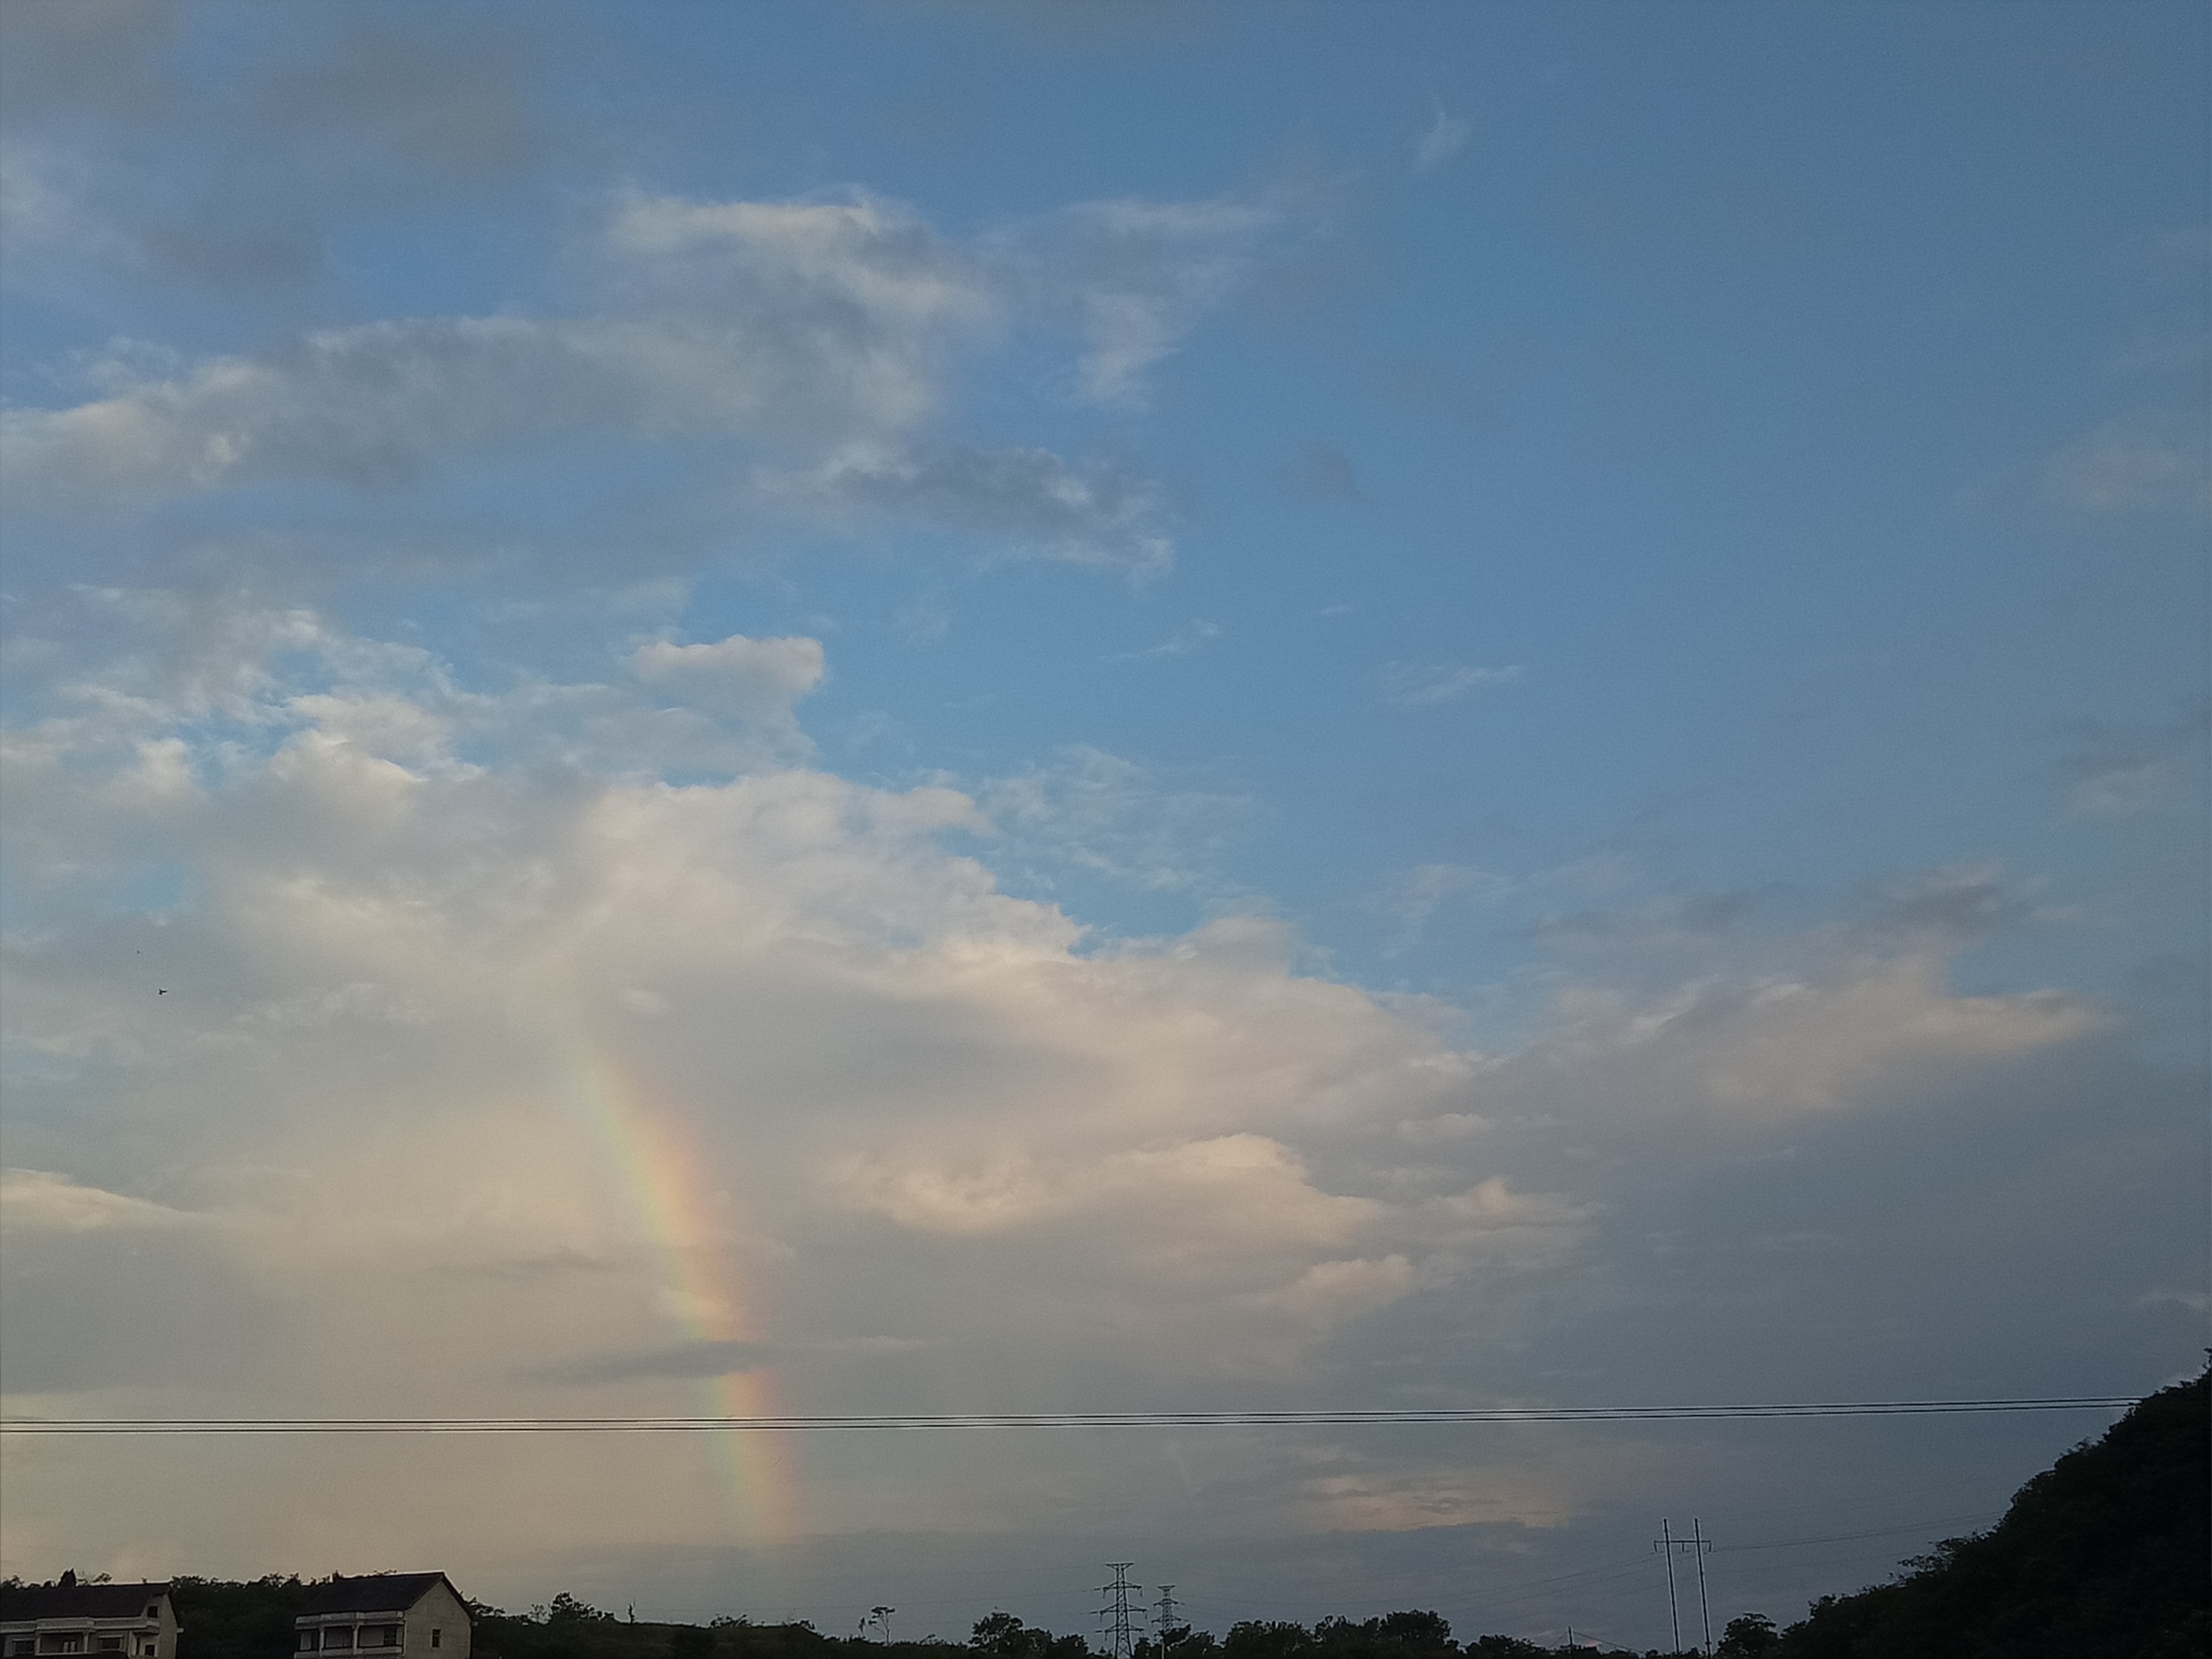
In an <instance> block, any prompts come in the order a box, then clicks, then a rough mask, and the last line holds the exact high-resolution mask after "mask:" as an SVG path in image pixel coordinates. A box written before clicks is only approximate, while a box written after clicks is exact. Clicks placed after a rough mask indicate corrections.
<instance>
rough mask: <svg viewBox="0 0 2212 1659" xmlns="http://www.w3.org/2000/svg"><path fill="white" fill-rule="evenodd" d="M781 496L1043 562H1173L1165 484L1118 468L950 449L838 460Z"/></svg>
mask: <svg viewBox="0 0 2212 1659" xmlns="http://www.w3.org/2000/svg"><path fill="white" fill-rule="evenodd" d="M764 483H765V488H766V489H767V491H768V492H769V495H771V496H772V497H773V498H775V499H777V500H780V501H784V502H786V503H789V504H792V505H795V506H798V507H802V508H804V509H805V510H809V511H812V512H815V513H824V514H827V515H829V517H831V518H832V519H836V518H843V517H851V516H853V515H855V514H859V515H866V516H880V517H883V518H886V519H890V520H907V521H908V522H919V523H921V524H922V525H925V526H931V527H933V528H937V529H941V530H949V531H955V532H970V533H973V534H977V535H981V536H986V537H988V538H992V539H993V541H994V542H995V543H997V544H1000V545H1001V546H1005V547H1010V548H1012V549H1015V550H1018V551H1019V552H1021V553H1023V554H1024V555H1026V556H1030V557H1036V558H1043V559H1050V560H1054V561H1057V562H1061V563H1066V564H1078V565H1093V566H1098V567H1103V568H1110V569H1121V570H1126V571H1128V572H1130V573H1132V574H1139V575H1142V574H1152V573H1156V572H1158V571H1160V570H1164V569H1165V568H1167V566H1168V565H1169V564H1170V563H1171V562H1173V559H1174V556H1175V544H1174V542H1173V540H1172V538H1171V537H1170V534H1169V525H1168V520H1167V514H1166V511H1165V508H1164V504H1163V502H1162V501H1161V498H1160V493H1159V490H1158V487H1157V486H1156V485H1154V484H1152V483H1151V482H1149V481H1148V480H1146V479H1144V478H1141V477H1137V476H1136V475H1134V474H1133V473H1130V472H1127V471H1124V470H1122V469H1121V468H1118V467H1115V466H1111V465H1090V466H1073V465H1069V464H1068V463H1067V462H1066V461H1064V460H1062V459H1060V457H1059V456H1057V455H1054V454H1053V453H1051V452H1049V451H1048V450H1042V449H944V450H936V451H931V452H923V453H891V454H866V455H858V456H850V455H848V456H842V457H839V458H837V459H834V460H832V461H830V462H829V463H828V464H826V465H823V466H822V467H820V468H819V469H817V470H816V471H811V472H809V473H805V474H799V475H791V474H785V475H772V476H770V477H769V478H767V479H766V480H765V481H764Z"/></svg>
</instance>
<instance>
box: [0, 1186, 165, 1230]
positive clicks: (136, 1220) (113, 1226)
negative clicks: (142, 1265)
mask: <svg viewBox="0 0 2212 1659" xmlns="http://www.w3.org/2000/svg"><path fill="white" fill-rule="evenodd" d="M192 1220H193V1218H192V1217H191V1216H189V1215H186V1214H184V1213H183V1212H179V1211H176V1210H172V1209H170V1208H168V1207H167V1206H165V1205H161V1204H154V1203H149V1202H148V1201H147V1200H144V1199H143V1198H131V1197H129V1196H127V1195H125V1194H122V1193H111V1192H106V1191H103V1190H102V1189H101V1188H98V1187H87V1186H82V1185H81V1184H79V1183H78V1182H74V1181H71V1180H70V1178H69V1177H68V1176H62V1175H56V1174H54V1173H52V1171H51V1170H0V1228H4V1229H5V1230H7V1231H10V1232H60V1233H85V1232H105V1231H114V1230H117V1229H121V1230H125V1231H143V1230H146V1229H157V1228H166V1227H176V1226H184V1225H191V1222H192Z"/></svg>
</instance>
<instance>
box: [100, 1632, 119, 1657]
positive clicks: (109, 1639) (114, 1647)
mask: <svg viewBox="0 0 2212 1659" xmlns="http://www.w3.org/2000/svg"><path fill="white" fill-rule="evenodd" d="M100 1651H101V1652H102V1653H120V1652H122V1651H123V1638H121V1637H119V1636H103V1637H101V1638H100Z"/></svg>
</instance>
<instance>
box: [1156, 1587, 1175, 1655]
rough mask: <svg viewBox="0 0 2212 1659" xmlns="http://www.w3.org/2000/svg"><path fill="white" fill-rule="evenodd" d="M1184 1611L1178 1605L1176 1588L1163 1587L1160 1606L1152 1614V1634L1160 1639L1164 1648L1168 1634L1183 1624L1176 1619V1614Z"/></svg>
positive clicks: (1161, 1588)
mask: <svg viewBox="0 0 2212 1659" xmlns="http://www.w3.org/2000/svg"><path fill="white" fill-rule="evenodd" d="M1180 1612H1182V1608H1181V1607H1178V1606H1177V1605H1176V1598H1175V1586H1174V1585H1173V1584H1163V1585H1161V1586H1160V1605H1159V1606H1158V1607H1157V1608H1156V1609H1154V1611H1153V1613H1152V1634H1153V1635H1154V1636H1155V1637H1157V1638H1158V1640H1159V1642H1160V1644H1161V1645H1162V1646H1163V1647H1164V1646H1166V1644H1167V1639H1168V1632H1170V1631H1171V1630H1173V1629H1174V1628H1175V1627H1176V1625H1178V1624H1179V1623H1181V1622H1182V1621H1181V1620H1178V1619H1177V1618H1176V1614H1177V1613H1180Z"/></svg>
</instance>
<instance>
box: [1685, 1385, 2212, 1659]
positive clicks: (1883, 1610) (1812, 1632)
mask: <svg viewBox="0 0 2212 1659" xmlns="http://www.w3.org/2000/svg"><path fill="white" fill-rule="evenodd" d="M2208 1378H2212V1372H2208V1374H2207V1376H2199V1377H2198V1378H2197V1380H2196V1381H2195V1382H2193V1383H2177V1384H2176V1385H2175V1386H2174V1387H2172V1388H2170V1389H2162V1390H2161V1391H2160V1392H2159V1393H2157V1394H2154V1395H2151V1397H2150V1398H2149V1399H2148V1400H2145V1401H2142V1403H2140V1404H2139V1405H2137V1406H2136V1407H2135V1409H2134V1410H2132V1411H2130V1413H2128V1414H2127V1415H2126V1416H2125V1417H2124V1418H2122V1419H2120V1420H2119V1421H2118V1423H2116V1424H2114V1425H2112V1429H2111V1430H2110V1431H2108V1432H2107V1433H2106V1435H2105V1437H2104V1438H2103V1439H2101V1440H2100V1441H2098V1442H2096V1443H2094V1444H2093V1445H2084V1446H2081V1447H2077V1448H2076V1449H2075V1450H2073V1451H2070V1452H2069V1453H2067V1455H2065V1456H2063V1457H2062V1458H2060V1459H2059V1460H2058V1462H2057V1463H2056V1464H2054V1465H2053V1466H2052V1467H2051V1468H2048V1469H2045V1471H2044V1472H2043V1473H2042V1474H2039V1475H2037V1476H2036V1477H2035V1479H2034V1480H2031V1481H2029V1482H2028V1483H2027V1485H2026V1486H2023V1487H2021V1490H2020V1492H2019V1493H2018V1495H2017V1496H2015V1498H2014V1499H2013V1502H2012V1507H2011V1508H2010V1509H2009V1510H2007V1511H2006V1514H2005V1517H2004V1519H2003V1520H2002V1521H2000V1522H1997V1524H1996V1526H1994V1527H1992V1528H1990V1530H1989V1531H1987V1532H1985V1533H1982V1534H1978V1535H1977V1536H1974V1537H1971V1538H1952V1539H1947V1540H1945V1541H1943V1542H1942V1543H1941V1544H1939V1545H1937V1546H1936V1548H1935V1550H1934V1551H1933V1553H1930V1554H1928V1555H1925V1556H1923V1557H1921V1558H1920V1559H1917V1560H1916V1561H1911V1562H1908V1563H1906V1565H1907V1566H1908V1567H1909V1568H1910V1569H1911V1571H1908V1572H1906V1573H1905V1574H1903V1575H1902V1576H1900V1577H1898V1578H1896V1579H1893V1581H1892V1582H1890V1583H1887V1584H1880V1585H1876V1586H1875V1588H1874V1589H1866V1590H1861V1591H1860V1592H1859V1593H1858V1594H1857V1595H1843V1596H1836V1595H1824V1596H1822V1597H1821V1598H1820V1600H1819V1601H1816V1602H1814V1604H1813V1608H1812V1612H1811V1613H1810V1614H1809V1615H1808V1617H1807V1618H1806V1619H1805V1620H1804V1621H1803V1622H1802V1624H1796V1625H1792V1626H1790V1628H1789V1629H1788V1630H1787V1631H1784V1632H1783V1633H1782V1635H1781V1637H1780V1638H1779V1640H1778V1641H1777V1642H1775V1643H1773V1644H1771V1646H1770V1647H1769V1648H1768V1649H1765V1650H1760V1649H1758V1648H1742V1647H1740V1648H1739V1649H1738V1650H1737V1652H1738V1653H1740V1654H1743V1655H1747V1656H1749V1655H1756V1654H1758V1653H1760V1652H1762V1651H1771V1653H1772V1654H1773V1655H1774V1656H1775V1659H2194V1656H2197V1655H2201V1654H2203V1653H2205V1652H2207V1651H2212V1566H2208V1559H2212V1535H2208V1534H2212V1528H2208V1526H2207V1522H2206V1513H2205V1493H2206V1490H2207V1487H2208V1485H2212V1409H2208V1408H2212V1395H2208ZM1739 1622H1741V1621H1739ZM1729 1628H1730V1631H1731V1632H1734V1631H1735V1626H1730V1627H1729ZM1729 1659H1736V1655H1735V1654H1732V1655H1730V1656H1729Z"/></svg>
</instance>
